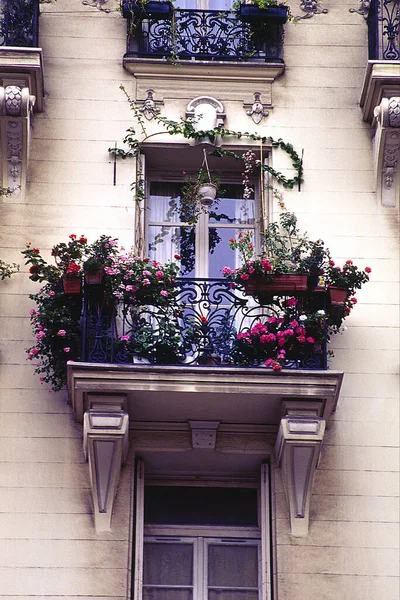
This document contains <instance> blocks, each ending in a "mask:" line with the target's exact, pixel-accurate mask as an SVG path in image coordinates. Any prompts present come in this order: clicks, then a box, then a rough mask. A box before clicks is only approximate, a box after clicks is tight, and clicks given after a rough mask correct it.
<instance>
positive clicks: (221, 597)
mask: <svg viewBox="0 0 400 600" xmlns="http://www.w3.org/2000/svg"><path fill="white" fill-rule="evenodd" d="M208 600H258V591H249V590H245V591H243V590H242V591H238V590H208Z"/></svg>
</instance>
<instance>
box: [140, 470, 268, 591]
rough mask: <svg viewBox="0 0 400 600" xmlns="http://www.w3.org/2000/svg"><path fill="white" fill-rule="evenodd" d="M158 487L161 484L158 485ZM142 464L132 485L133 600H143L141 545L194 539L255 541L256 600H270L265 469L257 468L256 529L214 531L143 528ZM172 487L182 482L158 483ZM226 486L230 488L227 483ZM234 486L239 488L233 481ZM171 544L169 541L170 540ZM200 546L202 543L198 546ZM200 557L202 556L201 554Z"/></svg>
mask: <svg viewBox="0 0 400 600" xmlns="http://www.w3.org/2000/svg"><path fill="white" fill-rule="evenodd" d="M160 483H161V482H160ZM223 483H224V482H223V480H218V481H212V482H210V484H209V485H212V486H217V485H218V486H220V485H223ZM144 484H145V477H144V462H143V460H141V459H138V460H137V465H136V481H135V519H134V522H135V526H134V527H135V556H134V564H133V586H132V587H133V600H142V598H143V544H144V540H145V536H146V539H149V540H151V539H156V538H157V537H158V538H164V539H165V540H167V539H168V538H176V539H180V538H182V539H185V540H188V541H189V540H190V539H196V540H199V539H200V538H202V539H203V540H204V539H205V540H208V542H207V543H211V540H218V539H220V540H221V539H228V540H230V541H234V540H235V539H236V540H238V539H240V540H243V543H249V544H253V545H254V542H255V540H257V544H259V561H260V562H259V564H260V567H259V582H260V584H259V598H260V600H272V568H271V567H272V548H271V529H270V523H271V519H270V510H271V507H270V501H271V494H270V480H269V465H268V464H267V463H265V464H262V465H261V473H260V502H259V506H260V510H259V520H260V527H222V526H220V527H218V526H216V527H215V526H212V527H209V526H204V525H203V526H201V525H200V526H174V525H146V526H145V525H144ZM166 484H167V485H168V484H172V485H173V484H175V485H182V481H178V480H175V481H173V476H171V478H170V479H169V480H168V479H164V478H163V480H162V485H166ZM229 485H232V481H230V483H229ZM237 485H240V483H239V481H237ZM171 541H173V540H171ZM201 543H204V542H201ZM203 556H204V554H203ZM201 571H202V574H201V577H202V582H203V583H202V585H203V586H204V585H205V582H206V581H207V580H206V579H204V578H205V577H206V573H205V571H206V570H205V569H204V568H203V569H201ZM195 577H196V586H198V585H199V572H197V574H196V575H195V574H194V578H195Z"/></svg>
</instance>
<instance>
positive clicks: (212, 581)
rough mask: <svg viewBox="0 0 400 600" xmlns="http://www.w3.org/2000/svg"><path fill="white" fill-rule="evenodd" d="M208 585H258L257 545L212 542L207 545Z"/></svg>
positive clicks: (253, 586) (240, 586) (252, 586)
mask: <svg viewBox="0 0 400 600" xmlns="http://www.w3.org/2000/svg"><path fill="white" fill-rule="evenodd" d="M208 585H209V586H215V587H222V588H223V587H237V588H243V587H244V588H257V587H258V547H257V546H249V545H243V546H240V545H235V544H232V545H231V544H226V545H225V544H223V545H222V544H215V545H214V544H212V545H210V546H209V547H208Z"/></svg>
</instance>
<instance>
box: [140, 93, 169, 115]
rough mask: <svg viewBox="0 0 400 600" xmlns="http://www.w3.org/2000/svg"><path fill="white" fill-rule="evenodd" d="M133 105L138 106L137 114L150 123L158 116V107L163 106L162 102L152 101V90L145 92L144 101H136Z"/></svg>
mask: <svg viewBox="0 0 400 600" xmlns="http://www.w3.org/2000/svg"><path fill="white" fill-rule="evenodd" d="M135 104H138V105H139V106H140V108H139V112H141V113H142V115H143V116H144V117H145V118H146V119H147V120H148V121H151V120H152V119H154V117H156V116H157V115H159V114H160V108H159V106H160V105H163V104H164V102H163V100H154V90H152V89H148V90H146V98H145V99H144V100H136V102H135Z"/></svg>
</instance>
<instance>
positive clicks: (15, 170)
mask: <svg viewBox="0 0 400 600" xmlns="http://www.w3.org/2000/svg"><path fill="white" fill-rule="evenodd" d="M34 103H35V97H34V96H31V95H30V94H29V89H28V88H27V87H20V86H18V85H8V86H6V87H0V131H1V148H2V153H1V154H2V185H3V187H8V188H10V189H15V190H18V189H19V190H21V189H23V188H24V187H25V183H26V170H27V163H28V148H29V129H30V115H31V111H32V109H33V105H34Z"/></svg>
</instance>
